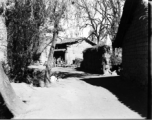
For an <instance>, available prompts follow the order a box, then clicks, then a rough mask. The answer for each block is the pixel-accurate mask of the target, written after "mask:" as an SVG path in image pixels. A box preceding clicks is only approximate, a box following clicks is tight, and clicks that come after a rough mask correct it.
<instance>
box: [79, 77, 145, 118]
mask: <svg viewBox="0 0 152 120" xmlns="http://www.w3.org/2000/svg"><path fill="white" fill-rule="evenodd" d="M81 80H83V81H85V82H87V83H89V84H91V85H94V86H101V87H104V88H106V89H108V90H109V91H110V92H112V93H113V94H114V95H116V96H117V98H118V99H119V101H121V102H122V103H123V104H125V105H126V106H128V107H129V108H130V109H132V110H134V111H136V112H138V113H139V114H140V115H142V116H143V117H147V92H146V90H143V89H139V88H138V87H137V86H136V85H133V84H132V83H129V82H123V80H121V78H120V77H119V76H115V77H100V78H89V79H88V78H87V79H81Z"/></svg>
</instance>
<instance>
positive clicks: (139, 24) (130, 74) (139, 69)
mask: <svg viewBox="0 0 152 120" xmlns="http://www.w3.org/2000/svg"><path fill="white" fill-rule="evenodd" d="M128 9H129V8H128ZM146 9H147V8H146V6H145V5H144V4H143V2H141V3H139V4H138V6H137V9H136V10H135V12H134V13H133V15H132V16H131V17H132V21H131V22H130V26H129V28H128V30H127V32H126V34H125V37H124V40H123V46H122V47H123V58H122V66H123V78H125V79H127V80H128V79H130V80H136V81H139V83H142V84H143V85H146V84H147V82H148V21H147V19H144V18H143V17H141V16H143V15H145V14H146Z"/></svg>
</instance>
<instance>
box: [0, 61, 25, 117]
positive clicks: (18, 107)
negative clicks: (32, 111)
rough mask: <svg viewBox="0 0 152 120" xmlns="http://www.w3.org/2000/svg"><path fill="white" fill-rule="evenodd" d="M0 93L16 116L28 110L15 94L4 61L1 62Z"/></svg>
mask: <svg viewBox="0 0 152 120" xmlns="http://www.w3.org/2000/svg"><path fill="white" fill-rule="evenodd" d="M0 94H1V96H2V98H3V100H4V102H5V105H6V106H7V108H8V109H9V110H10V111H11V112H12V113H13V115H14V116H16V115H19V114H23V113H24V112H25V111H26V105H25V103H23V102H22V101H21V100H20V99H19V98H18V97H17V96H16V94H15V91H14V90H13V88H12V86H11V84H10V82H9V79H8V77H7V76H6V74H5V73H4V70H3V67H2V63H1V62H0Z"/></svg>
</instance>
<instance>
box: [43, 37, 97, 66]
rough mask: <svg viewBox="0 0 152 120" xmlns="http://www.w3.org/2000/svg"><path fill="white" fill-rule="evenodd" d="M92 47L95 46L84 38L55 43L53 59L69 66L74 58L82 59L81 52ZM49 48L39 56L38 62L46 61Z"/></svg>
mask: <svg viewBox="0 0 152 120" xmlns="http://www.w3.org/2000/svg"><path fill="white" fill-rule="evenodd" d="M94 45H96V44H95V43H93V42H91V41H90V40H88V39H86V38H78V39H67V40H64V41H63V42H62V41H61V42H57V43H56V47H55V51H54V58H55V59H58V58H61V59H62V60H63V61H65V62H66V63H67V64H68V65H71V64H73V61H74V60H75V59H76V58H79V59H83V51H84V50H85V49H86V48H89V47H92V46H94ZM49 48H50V47H48V48H47V49H46V50H45V51H44V52H43V53H42V55H41V58H40V60H41V62H42V63H44V62H45V61H47V57H48V52H49Z"/></svg>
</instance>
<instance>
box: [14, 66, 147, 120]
mask: <svg viewBox="0 0 152 120" xmlns="http://www.w3.org/2000/svg"><path fill="white" fill-rule="evenodd" d="M59 70H60V72H62V73H63V74H64V76H62V79H61V78H59V81H58V82H56V83H54V84H52V86H51V87H50V88H40V87H31V86H29V85H27V84H25V83H18V84H17V83H12V86H13V88H14V89H15V91H16V93H17V95H18V96H19V97H20V98H21V99H22V100H23V101H24V102H26V104H27V105H28V106H29V108H28V111H27V113H26V114H23V115H20V116H16V117H15V118H14V119H17V118H20V119H42V118H43V119H56V118H57V119H60V118H62V119H67V118H76V119H79V118H81V119H86V118H88V119H89V118H90V119H95V118H100V119H114V118H115V119H118V118H120V119H129V118H130V119H133V118H138V119H140V118H144V117H145V116H144V117H142V116H141V115H140V114H141V113H144V112H142V110H141V109H144V108H143V106H142V103H140V105H141V106H142V108H140V107H139V108H137V109H136V108H135V107H134V108H133V109H134V110H132V109H131V108H129V107H127V106H126V105H125V104H126V103H127V102H125V104H124V103H123V101H125V100H123V98H122V99H120V98H118V97H119V95H118V94H117V93H118V91H116V90H115V91H112V88H114V87H116V88H117V89H118V86H119V85H117V86H116V84H118V81H119V80H120V78H119V77H118V76H110V77H109V76H104V77H103V76H100V75H91V74H86V73H83V72H80V71H75V70H74V69H71V68H70V69H69V68H55V69H54V71H59ZM99 80H100V81H102V82H99ZM105 80H107V81H105ZM108 80H111V81H110V82H111V83H110V82H109V81H108ZM107 82H109V83H108V84H107ZM112 83H113V84H112ZM113 85H114V86H113ZM122 85H123V84H122ZM110 86H111V87H110ZM110 88H111V89H110ZM119 91H121V89H119ZM121 92H122V94H123V96H124V97H125V96H127V97H129V95H127V94H126V93H123V91H121ZM129 94H130V93H129ZM117 95H118V96H117ZM119 99H120V100H123V101H119ZM128 99H130V100H132V98H128ZM136 100H137V102H138V98H136ZM132 102H135V101H133V100H132ZM128 103H129V102H128ZM133 104H136V102H135V103H133ZM143 104H144V103H143ZM130 105H131V104H130ZM135 110H136V112H135ZM137 110H139V111H137ZM139 112H140V114H139Z"/></svg>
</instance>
